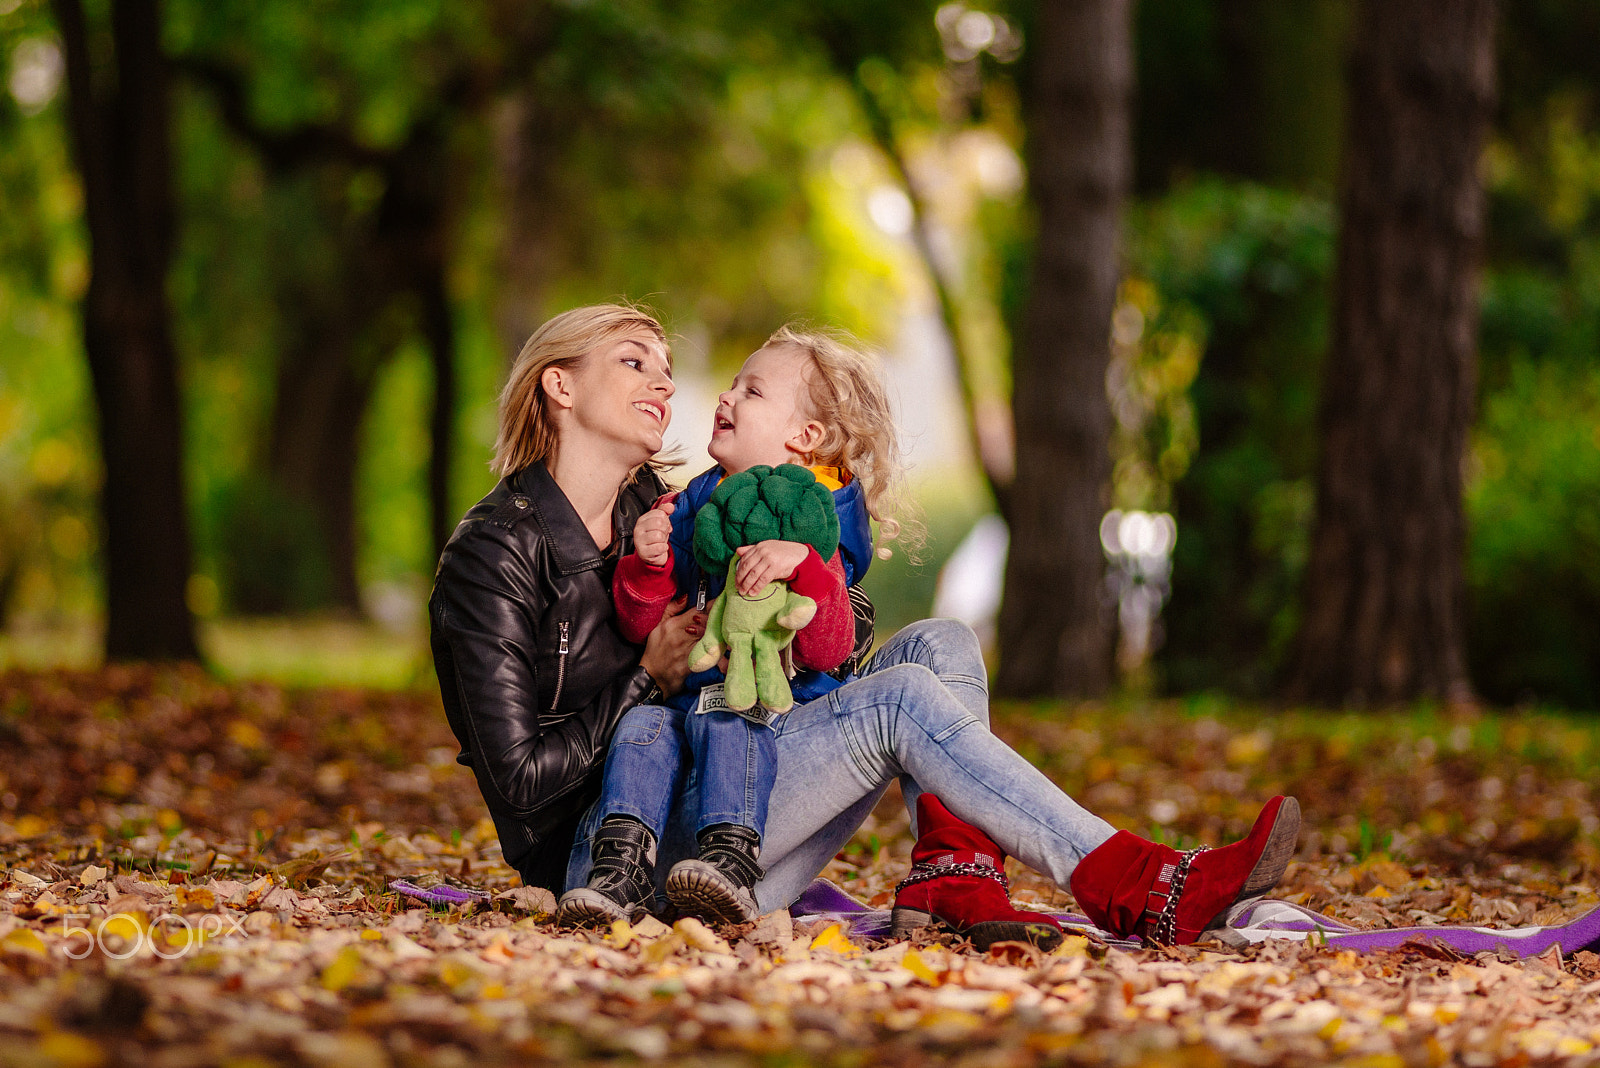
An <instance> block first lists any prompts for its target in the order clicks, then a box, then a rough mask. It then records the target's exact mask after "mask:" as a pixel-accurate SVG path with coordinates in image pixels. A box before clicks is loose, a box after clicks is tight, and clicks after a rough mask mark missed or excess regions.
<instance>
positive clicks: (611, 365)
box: [572, 333, 674, 463]
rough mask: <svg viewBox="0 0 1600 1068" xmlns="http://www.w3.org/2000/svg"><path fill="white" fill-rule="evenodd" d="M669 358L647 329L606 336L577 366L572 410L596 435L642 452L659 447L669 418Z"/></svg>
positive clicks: (580, 423)
mask: <svg viewBox="0 0 1600 1068" xmlns="http://www.w3.org/2000/svg"><path fill="white" fill-rule="evenodd" d="M673 391H674V386H673V384H672V363H671V361H670V360H669V359H668V357H667V350H666V347H665V346H663V345H662V344H661V342H660V340H658V339H657V338H656V337H654V336H653V335H651V334H648V333H638V334H629V335H627V336H625V337H621V338H617V339H616V340H613V341H608V342H606V343H605V344H603V345H601V346H600V347H599V348H597V349H595V350H594V351H593V352H591V353H590V354H589V356H588V357H587V358H586V359H585V360H584V361H583V363H581V364H579V365H578V373H577V375H576V376H575V378H574V380H573V405H572V415H573V419H574V421H575V422H576V423H577V425H578V426H579V427H581V428H583V429H584V430H586V431H588V432H589V433H590V434H592V435H594V436H595V437H597V438H599V439H601V440H605V441H612V442H615V443H617V444H618V445H621V446H624V447H631V448H636V449H638V450H639V452H640V453H641V454H642V455H640V456H639V458H638V460H637V461H636V462H639V463H643V462H644V461H645V460H647V459H649V458H650V457H651V456H654V455H655V454H656V453H658V452H660V451H661V442H662V435H663V434H665V433H666V429H667V424H668V423H670V422H671V421H672V405H671V403H670V400H671V397H672V394H673Z"/></svg>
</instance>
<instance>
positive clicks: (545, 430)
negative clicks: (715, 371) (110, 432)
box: [489, 304, 672, 478]
mask: <svg viewBox="0 0 1600 1068" xmlns="http://www.w3.org/2000/svg"><path fill="white" fill-rule="evenodd" d="M640 333H643V334H650V335H651V336H653V337H654V338H655V339H656V341H658V342H659V343H660V345H661V348H662V350H663V351H664V352H665V353H666V355H667V359H668V360H669V361H670V360H671V359H672V347H671V346H670V345H668V344H667V334H666V331H665V330H663V329H662V328H661V324H660V323H659V322H657V321H656V318H655V316H653V315H651V314H650V313H649V312H647V311H645V310H644V309H642V308H634V307H630V306H628V305H626V304H590V305H587V306H586V307H582V308H573V309H572V310H571V311H565V312H562V313H561V314H560V315H557V316H556V317H555V318H553V319H551V320H550V321H549V322H547V323H545V324H544V325H543V326H541V327H539V329H537V330H535V331H534V332H533V336H532V337H530V338H529V339H528V340H527V342H526V343H525V344H524V345H523V346H522V351H521V352H519V353H518V354H517V358H516V361H515V362H514V363H513V364H512V365H511V375H510V377H509V378H507V379H506V388H505V389H504V390H502V391H501V393H500V433H499V435H498V436H496V438H495V442H494V459H493V460H491V461H490V462H489V466H490V467H491V468H492V469H493V470H494V473H495V474H497V475H499V476H501V477H502V478H504V477H505V476H507V475H514V474H516V473H517V472H518V471H521V470H522V469H523V468H525V467H528V466H529V465H531V464H535V463H538V462H539V461H540V460H544V459H547V458H549V457H550V456H551V455H552V454H553V453H554V452H555V451H556V430H555V426H554V425H553V423H552V421H551V418H550V411H549V408H548V404H549V401H548V399H547V398H546V397H545V392H544V389H543V387H542V386H541V385H540V382H539V380H540V379H541V378H543V377H544V373H545V371H547V370H549V369H550V368H552V367H577V366H578V365H579V364H581V363H582V362H583V361H584V359H585V358H586V357H587V356H588V355H589V354H590V353H591V352H593V351H594V350H595V349H597V348H599V347H600V346H601V345H604V344H605V343H606V342H608V341H613V340H615V339H617V338H622V337H626V336H628V335H629V334H640Z"/></svg>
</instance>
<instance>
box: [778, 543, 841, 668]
mask: <svg viewBox="0 0 1600 1068" xmlns="http://www.w3.org/2000/svg"><path fill="white" fill-rule="evenodd" d="M789 588H790V589H791V590H793V591H794V592H796V593H798V594H802V595H804V596H806V597H809V598H811V599H812V600H813V601H815V602H817V614H816V615H815V616H814V617H813V618H812V620H811V622H810V623H807V624H806V625H805V626H804V627H803V628H801V630H800V632H799V633H797V634H796V635H795V636H794V659H795V664H796V665H797V666H800V667H808V668H814V669H815V670H817V671H832V670H833V669H834V668H836V667H838V666H839V665H840V664H842V663H844V661H845V658H846V657H848V656H849V655H850V651H851V649H852V648H853V647H854V646H855V636H856V621H855V613H854V612H853V611H852V610H851V607H850V596H849V594H848V593H847V592H846V589H845V584H844V563H843V561H842V560H841V559H840V557H839V554H838V553H837V552H835V553H834V554H833V557H832V559H830V560H829V561H828V562H827V563H823V561H822V557H820V556H818V555H817V551H816V550H815V549H812V550H810V551H809V552H808V553H807V555H806V558H805V560H804V561H802V562H801V564H800V566H799V567H797V568H795V571H794V577H792V578H791V579H790V580H789Z"/></svg>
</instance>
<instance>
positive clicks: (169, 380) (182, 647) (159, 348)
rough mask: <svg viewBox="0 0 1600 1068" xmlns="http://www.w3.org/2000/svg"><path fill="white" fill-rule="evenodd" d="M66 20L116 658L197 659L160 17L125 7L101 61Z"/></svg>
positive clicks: (74, 17) (125, 1)
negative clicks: (171, 284) (171, 286)
mask: <svg viewBox="0 0 1600 1068" xmlns="http://www.w3.org/2000/svg"><path fill="white" fill-rule="evenodd" d="M55 15H56V22H57V24H58V26H59V28H60V30H61V36H62V40H63V42H64V44H65V51H66V65H67V85H68V121H69V125H70V127H71V131H72V143H73V149H74V153H75V155H76V159H77V163H78V170H79V172H80V174H81V175H82V178H83V192H84V207H85V215H86V218H87V223H88V231H89V248H90V262H91V264H92V269H91V275H90V279H89V288H88V292H87V293H86V294H85V296H84V304H83V344H84V350H85V353H86V355H87V357H88V361H89V371H90V377H91V380H92V382H93V387H94V396H95V403H96V406H97V409H98V412H99V436H100V451H101V455H102V458H103V463H104V466H105V483H104V485H103V486H102V488H101V512H102V520H103V522H104V524H105V569H106V656H107V658H108V659H112V660H130V659H156V660H194V659H198V656H199V653H198V650H197V648H196V645H195V639H194V621H193V618H192V617H191V616H190V613H189V608H188V604H187V600H186V592H187V586H188V581H189V567H190V545H189V524H188V511H187V503H186V501H185V499H184V490H183V427H182V418H181V415H182V409H181V405H180V403H179V396H178V368H177V351H176V346H175V345H174V343H173V338H172V328H171V322H170V311H169V309H168V305H167V294H166V282H167V271H168V267H169V265H170V263H171V257H172V244H173V239H172V235H173V208H172V190H171V143H170V131H169V128H168V127H169V118H170V108H169V87H170V74H169V70H168V66H167V61H166V57H165V56H164V55H163V54H162V51H161V14H160V9H159V5H158V3H157V2H156V0H115V2H114V3H113V4H112V6H111V33H110V37H109V40H110V43H111V46H112V49H113V50H114V52H115V55H114V56H105V55H99V56H97V55H95V54H93V48H92V45H91V41H96V40H98V39H99V38H100V35H99V34H97V33H94V32H92V31H91V30H90V28H89V26H88V24H87V21H86V19H85V16H84V12H83V8H82V5H81V4H80V3H79V2H78V0H55Z"/></svg>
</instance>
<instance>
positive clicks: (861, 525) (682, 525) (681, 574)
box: [666, 467, 872, 709]
mask: <svg viewBox="0 0 1600 1068" xmlns="http://www.w3.org/2000/svg"><path fill="white" fill-rule="evenodd" d="M722 478H723V470H722V468H721V467H713V468H711V470H709V471H705V472H703V473H701V474H699V475H696V476H695V477H694V479H693V480H692V481H691V482H690V483H689V485H688V488H686V489H685V490H684V491H683V492H682V493H680V494H679V495H678V499H677V500H676V501H675V502H674V507H673V510H672V537H671V539H670V542H671V545H672V560H673V565H672V566H673V578H674V579H675V580H676V581H677V584H678V592H679V593H680V594H688V596H689V602H690V605H691V606H697V607H701V608H704V607H705V606H706V605H709V604H710V603H711V602H712V601H714V600H715V599H716V598H717V595H718V594H720V593H721V592H722V587H723V586H724V585H726V584H727V581H728V576H727V575H726V574H709V573H707V572H705V571H704V570H702V569H701V567H700V562H699V561H698V560H696V559H695V558H694V517H695V516H696V515H697V514H698V513H699V511H700V508H701V506H702V505H704V504H705V503H706V501H708V500H710V499H711V494H712V491H713V490H715V489H716V488H717V483H719V482H721V481H722ZM833 505H834V508H835V510H837V511H838V513H839V562H840V563H841V564H843V565H844V584H845V585H846V586H854V585H856V584H857V583H858V582H860V581H861V577H862V576H863V575H865V574H866V573H867V567H868V565H869V564H871V563H872V518H871V516H869V515H868V514H867V505H866V502H865V501H864V500H862V498H861V486H860V484H859V483H857V482H849V483H847V484H845V485H844V486H842V487H840V488H839V489H836V490H834V491H833ZM702 594H703V597H702ZM722 678H723V673H722V671H721V670H719V669H718V668H712V669H710V670H709V671H697V672H694V673H693V674H691V675H690V676H689V677H688V678H687V679H685V680H684V684H683V692H682V693H680V694H678V695H677V696H675V697H671V698H668V699H667V702H666V703H667V704H668V705H670V706H671V707H673V708H679V709H690V708H693V707H694V706H695V703H696V702H697V701H699V699H700V690H701V688H702V687H705V686H708V685H710V684H711V683H714V682H721V681H722ZM840 685H841V683H840V681H839V680H838V679H836V678H834V677H833V676H832V675H829V674H827V673H826V672H822V671H815V670H812V669H805V670H802V671H801V672H800V673H799V674H797V675H796V676H795V677H794V678H792V679H790V680H789V689H790V690H791V691H792V692H793V693H794V700H795V703H796V704H805V703H806V702H807V701H814V700H816V699H817V698H818V697H821V696H822V695H823V694H825V693H827V692H828V691H829V690H833V689H837V688H838V687H839V686H840Z"/></svg>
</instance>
